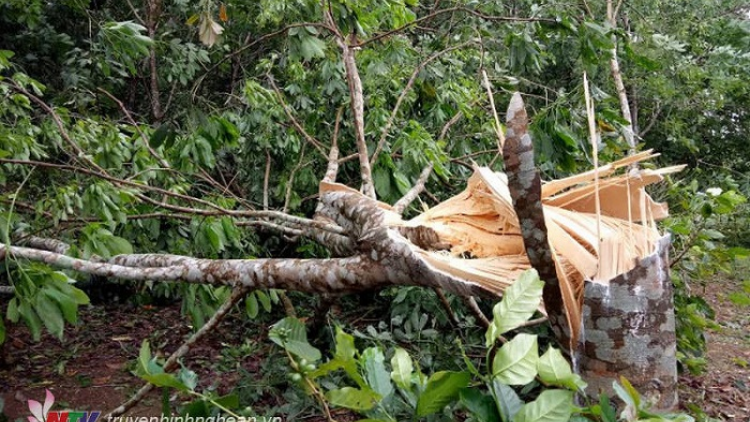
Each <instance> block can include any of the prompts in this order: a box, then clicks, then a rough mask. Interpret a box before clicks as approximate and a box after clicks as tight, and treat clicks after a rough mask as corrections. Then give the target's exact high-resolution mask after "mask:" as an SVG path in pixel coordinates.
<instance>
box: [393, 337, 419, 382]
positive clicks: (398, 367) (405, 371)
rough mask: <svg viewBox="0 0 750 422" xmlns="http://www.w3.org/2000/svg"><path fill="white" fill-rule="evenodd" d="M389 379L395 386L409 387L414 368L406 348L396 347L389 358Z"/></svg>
mask: <svg viewBox="0 0 750 422" xmlns="http://www.w3.org/2000/svg"><path fill="white" fill-rule="evenodd" d="M391 367H392V368H393V370H392V371H391V379H392V380H393V382H395V383H396V385H397V386H399V387H400V388H403V389H404V390H408V389H410V388H411V373H412V371H413V369H414V367H413V366H412V362H411V356H409V354H408V353H407V352H406V350H404V349H402V348H400V347H397V348H396V351H395V352H394V353H393V357H392V358H391Z"/></svg>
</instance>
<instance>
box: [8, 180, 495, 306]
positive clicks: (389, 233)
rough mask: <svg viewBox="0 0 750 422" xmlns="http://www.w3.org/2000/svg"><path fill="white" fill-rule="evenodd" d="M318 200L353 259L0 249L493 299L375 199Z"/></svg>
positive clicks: (328, 289) (138, 273)
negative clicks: (419, 242)
mask: <svg viewBox="0 0 750 422" xmlns="http://www.w3.org/2000/svg"><path fill="white" fill-rule="evenodd" d="M321 202H322V203H323V204H324V206H323V208H322V210H321V211H320V213H321V215H323V216H325V217H326V218H328V219H330V220H331V221H334V222H335V223H337V224H338V225H339V226H341V227H344V228H346V229H347V232H348V233H347V236H348V237H346V239H347V240H348V242H350V244H351V246H352V249H353V250H354V251H353V255H352V256H349V257H345V258H334V259H285V258H278V259H254V260H244V259H227V260H212V259H196V258H190V257H183V256H177V255H162V254H146V255H120V256H116V257H114V258H112V259H110V260H109V261H108V262H92V261H88V260H82V259H77V258H73V257H70V256H66V255H62V254H59V253H56V252H50V251H44V250H39V249H31V248H24V247H18V246H6V245H0V254H4V253H6V252H7V253H9V254H10V255H11V256H13V257H14V258H15V259H28V260H32V261H40V262H44V263H47V264H49V265H51V266H54V267H58V268H67V269H72V270H76V271H80V272H84V273H87V274H94V275H98V276H103V277H110V278H122V279H130V280H151V281H173V282H188V283H202V284H213V285H233V286H235V285H243V286H246V287H248V288H261V289H265V288H277V289H285V290H295V291H302V292H308V293H330V294H342V293H353V292H359V291H364V290H371V289H378V288H384V287H387V286H391V285H417V286H424V287H439V288H443V289H445V290H447V291H449V292H451V293H455V294H458V295H462V296H465V295H482V296H493V297H494V294H493V293H492V292H490V291H488V290H486V289H485V288H484V287H482V286H481V285H479V284H476V283H472V282H468V281H466V280H463V279H459V278H456V277H453V276H451V275H449V274H447V273H444V272H442V271H440V270H438V269H436V268H434V267H432V266H431V265H430V264H429V263H427V262H426V261H425V260H424V259H423V258H422V257H421V256H420V254H419V251H420V249H419V247H418V246H416V245H414V244H412V243H410V242H409V241H408V240H407V239H406V238H405V237H404V236H403V235H402V234H401V233H400V232H399V230H397V229H393V228H389V227H388V226H387V225H386V224H385V223H384V222H385V218H386V216H385V211H384V210H382V209H381V208H379V206H378V203H377V201H375V200H374V199H371V198H368V197H365V196H363V195H359V194H357V193H352V192H328V193H325V194H323V195H322V196H321ZM420 229H421V230H420ZM412 230H414V231H415V233H416V232H417V231H419V233H420V234H421V235H420V236H416V237H419V238H430V236H427V234H429V233H427V232H429V231H430V229H428V228H420V227H416V228H412ZM433 234H434V233H433ZM427 240H429V239H427ZM427 240H425V242H427ZM432 240H434V239H432Z"/></svg>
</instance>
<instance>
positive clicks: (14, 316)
mask: <svg viewBox="0 0 750 422" xmlns="http://www.w3.org/2000/svg"><path fill="white" fill-rule="evenodd" d="M5 316H6V317H7V318H8V321H10V322H12V323H16V322H18V317H19V316H20V314H19V313H18V298H17V297H14V298H12V299H11V300H10V302H8V310H7V311H6V313H5Z"/></svg>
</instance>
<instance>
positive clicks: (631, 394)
mask: <svg viewBox="0 0 750 422" xmlns="http://www.w3.org/2000/svg"><path fill="white" fill-rule="evenodd" d="M620 384H622V386H623V387H625V393H626V394H622V393H623V391H622V389H619V388H615V391H616V392H617V395H618V396H620V398H621V399H622V401H624V402H626V403H628V404H632V405H633V406H634V407H635V408H636V409H640V408H641V395H640V394H639V393H638V390H636V389H635V387H633V384H631V383H630V381H628V379H627V378H625V377H624V376H622V375H621V376H620ZM613 387H614V386H613ZM618 387H619V386H618ZM626 396H627V397H628V398H629V399H628V398H626Z"/></svg>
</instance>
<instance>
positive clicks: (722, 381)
mask: <svg viewBox="0 0 750 422" xmlns="http://www.w3.org/2000/svg"><path fill="white" fill-rule="evenodd" d="M741 290H742V285H741V284H740V283H739V282H738V281H735V280H726V279H723V278H719V279H717V280H715V281H713V282H710V283H709V284H707V287H706V289H705V290H704V291H703V297H704V299H705V300H706V301H707V302H708V303H709V304H710V305H711V307H712V308H713V309H714V311H716V322H717V323H718V324H719V325H720V328H719V329H717V330H709V331H708V333H707V338H708V353H707V361H708V365H707V368H706V372H705V373H704V374H702V375H700V376H690V375H683V376H681V377H680V399H681V402H682V405H683V407H685V408H688V407H689V406H690V404H693V405H695V406H696V407H698V408H701V409H703V411H704V412H705V414H706V415H707V416H708V417H711V418H714V419H717V420H720V421H736V422H750V306H748V305H743V304H737V303H734V302H733V301H731V300H730V299H729V298H730V297H731V294H732V293H736V292H740V291H741Z"/></svg>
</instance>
